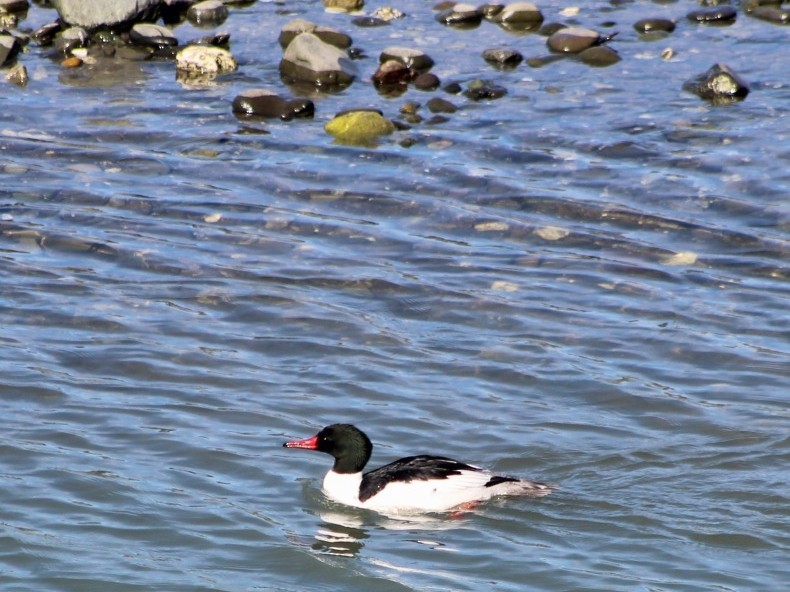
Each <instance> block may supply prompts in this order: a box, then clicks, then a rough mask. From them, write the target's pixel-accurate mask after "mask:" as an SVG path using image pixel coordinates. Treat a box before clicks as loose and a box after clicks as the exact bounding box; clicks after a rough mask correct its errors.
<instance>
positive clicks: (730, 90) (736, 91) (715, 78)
mask: <svg viewBox="0 0 790 592" xmlns="http://www.w3.org/2000/svg"><path fill="white" fill-rule="evenodd" d="M683 89H684V90H685V91H687V92H690V93H693V94H695V95H697V96H698V97H700V98H701V99H704V100H706V101H711V102H712V103H713V104H716V105H722V104H728V103H734V102H736V101H742V100H743V99H745V98H746V95H748V94H749V85H748V84H747V83H746V82H745V81H744V80H743V79H742V78H741V77H740V76H738V75H737V74H736V73H735V72H733V71H732V70H731V69H730V68H729V66H727V65H725V64H715V65H714V66H712V67H711V68H710V69H709V70H708V71H707V72H705V73H704V74H702V75H701V76H697V77H695V78H692V79H691V80H689V81H687V82H686V83H685V84H684V85H683Z"/></svg>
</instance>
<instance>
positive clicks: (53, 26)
mask: <svg viewBox="0 0 790 592" xmlns="http://www.w3.org/2000/svg"><path fill="white" fill-rule="evenodd" d="M60 30H61V26H60V23H47V24H46V25H41V26H40V27H39V28H38V29H36V30H35V31H34V32H33V40H34V41H35V42H36V43H38V44H39V45H40V46H42V47H46V46H48V45H52V43H53V42H54V41H55V35H57V34H58V32H59V31H60Z"/></svg>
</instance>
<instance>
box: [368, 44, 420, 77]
mask: <svg viewBox="0 0 790 592" xmlns="http://www.w3.org/2000/svg"><path fill="white" fill-rule="evenodd" d="M389 60H395V61H396V62H400V63H401V64H403V65H404V66H406V67H407V68H412V69H413V70H418V71H420V72H424V71H427V70H430V69H431V68H432V67H433V60H432V59H431V58H430V57H429V56H428V55H426V54H425V53H424V52H422V51H420V50H419V49H411V48H409V47H387V48H386V49H384V50H383V51H382V52H381V55H379V63H382V64H383V63H384V62H386V61H389Z"/></svg>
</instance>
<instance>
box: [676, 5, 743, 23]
mask: <svg viewBox="0 0 790 592" xmlns="http://www.w3.org/2000/svg"><path fill="white" fill-rule="evenodd" d="M737 16H738V11H737V10H735V9H734V8H733V7H732V6H727V5H724V6H716V7H714V8H701V9H699V10H692V11H691V12H689V13H688V14H687V15H686V18H687V19H688V20H690V21H693V22H695V23H701V24H705V25H716V24H718V25H729V24H732V23H733V22H735V18H736V17H737Z"/></svg>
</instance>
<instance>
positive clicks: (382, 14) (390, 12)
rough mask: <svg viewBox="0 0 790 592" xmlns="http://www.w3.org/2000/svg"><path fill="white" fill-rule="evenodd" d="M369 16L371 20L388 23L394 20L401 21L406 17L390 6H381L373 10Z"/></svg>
mask: <svg viewBox="0 0 790 592" xmlns="http://www.w3.org/2000/svg"><path fill="white" fill-rule="evenodd" d="M371 16H372V17H373V18H377V19H381V20H383V21H386V22H389V21H394V20H395V19H402V18H403V17H404V16H406V15H405V14H404V13H403V12H401V11H400V10H398V9H397V8H393V7H391V6H381V7H379V8H377V9H376V10H374V11H373V14H372V15H371Z"/></svg>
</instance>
